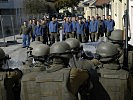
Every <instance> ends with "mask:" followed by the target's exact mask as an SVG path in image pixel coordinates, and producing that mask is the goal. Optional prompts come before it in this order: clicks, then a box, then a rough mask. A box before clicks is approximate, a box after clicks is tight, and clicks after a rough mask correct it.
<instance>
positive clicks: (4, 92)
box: [0, 48, 22, 100]
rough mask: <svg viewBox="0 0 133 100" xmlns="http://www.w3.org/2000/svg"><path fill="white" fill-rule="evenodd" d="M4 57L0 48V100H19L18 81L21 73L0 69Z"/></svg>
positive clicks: (15, 70)
mask: <svg viewBox="0 0 133 100" xmlns="http://www.w3.org/2000/svg"><path fill="white" fill-rule="evenodd" d="M6 60H7V59H6V55H5V52H4V51H3V49H1V48H0V79H1V80H0V90H1V92H0V100H20V88H21V85H20V79H21V77H22V72H21V71H20V70H18V69H6V70H5V69H2V66H4V65H5V62H6Z"/></svg>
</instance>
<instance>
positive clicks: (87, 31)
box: [85, 30, 90, 42]
mask: <svg viewBox="0 0 133 100" xmlns="http://www.w3.org/2000/svg"><path fill="white" fill-rule="evenodd" d="M85 34H86V42H88V41H89V38H90V34H89V30H86V31H85Z"/></svg>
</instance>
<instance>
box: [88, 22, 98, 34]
mask: <svg viewBox="0 0 133 100" xmlns="http://www.w3.org/2000/svg"><path fill="white" fill-rule="evenodd" d="M89 26H90V27H89V32H90V33H93V32H98V22H97V21H91V22H90V25H89Z"/></svg>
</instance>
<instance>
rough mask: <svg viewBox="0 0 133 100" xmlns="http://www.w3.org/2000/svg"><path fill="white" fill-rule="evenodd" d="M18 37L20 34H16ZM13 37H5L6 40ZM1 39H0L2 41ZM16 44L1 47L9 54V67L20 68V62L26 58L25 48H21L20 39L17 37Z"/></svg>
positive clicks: (10, 39)
mask: <svg viewBox="0 0 133 100" xmlns="http://www.w3.org/2000/svg"><path fill="white" fill-rule="evenodd" d="M16 37H20V36H16ZM12 40H13V37H7V38H6V41H12ZM2 41H3V39H0V42H2ZM17 42H18V44H14V45H9V46H7V47H2V48H3V49H4V51H5V53H6V54H9V56H10V57H11V59H10V60H9V65H10V68H16V67H17V68H20V67H21V66H22V62H23V61H25V60H26V48H22V44H21V43H22V39H17Z"/></svg>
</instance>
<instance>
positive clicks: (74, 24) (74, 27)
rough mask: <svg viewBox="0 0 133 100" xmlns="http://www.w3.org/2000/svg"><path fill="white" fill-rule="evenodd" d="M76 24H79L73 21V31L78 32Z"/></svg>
mask: <svg viewBox="0 0 133 100" xmlns="http://www.w3.org/2000/svg"><path fill="white" fill-rule="evenodd" d="M76 24H77V22H76V21H72V31H73V32H74V31H76Z"/></svg>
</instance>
